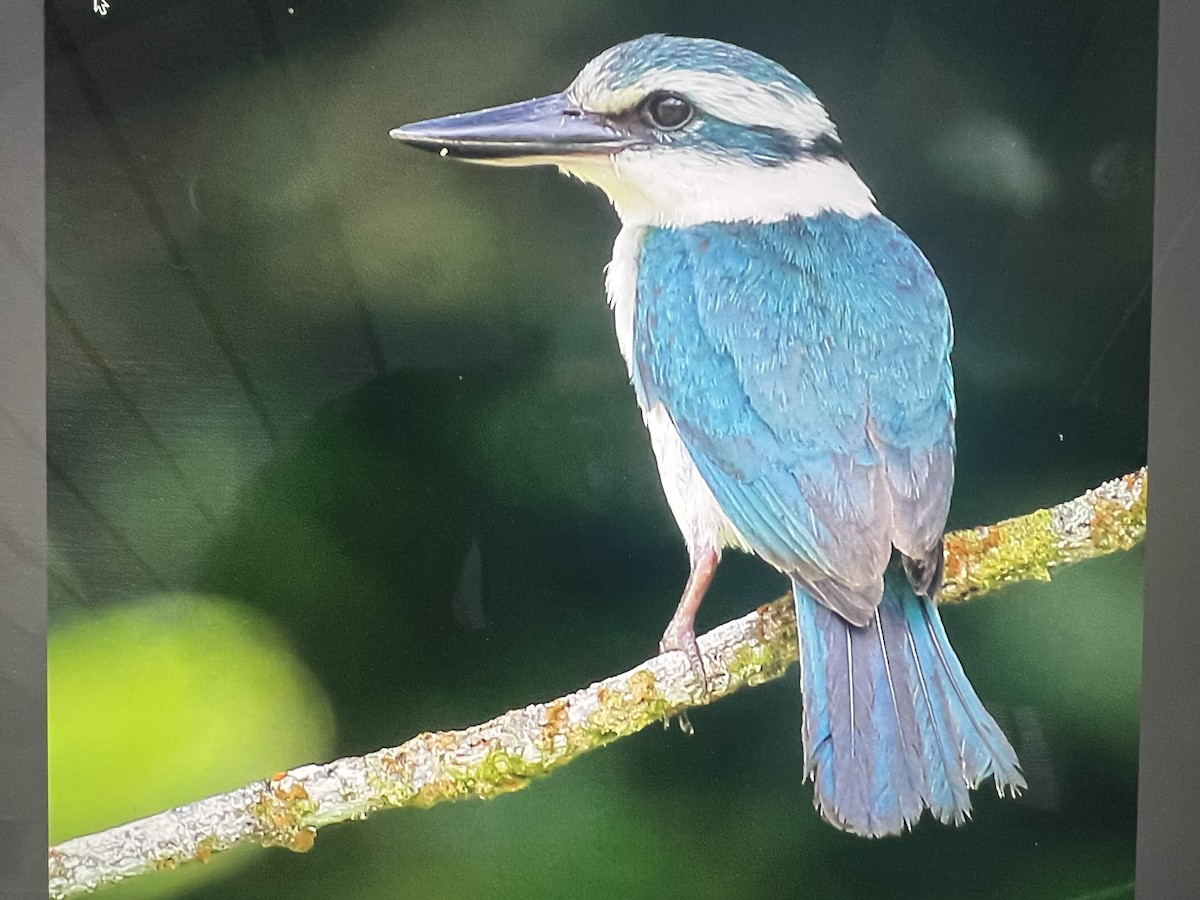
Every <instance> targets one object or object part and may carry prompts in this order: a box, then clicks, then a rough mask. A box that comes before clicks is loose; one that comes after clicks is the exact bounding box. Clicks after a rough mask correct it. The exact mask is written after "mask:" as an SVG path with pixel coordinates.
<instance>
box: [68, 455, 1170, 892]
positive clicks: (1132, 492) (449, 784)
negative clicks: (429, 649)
mask: <svg viewBox="0 0 1200 900" xmlns="http://www.w3.org/2000/svg"><path fill="white" fill-rule="evenodd" d="M1146 490H1147V474H1146V469H1145V468H1142V469H1141V470H1139V471H1137V472H1134V473H1132V474H1130V475H1126V476H1124V477H1123V478H1118V479H1115V480H1113V481H1109V482H1105V483H1104V484H1102V485H1100V486H1099V487H1097V488H1095V489H1094V490H1090V491H1087V492H1086V493H1085V494H1083V495H1082V496H1080V497H1077V498H1076V499H1074V500H1070V501H1068V502H1066V503H1062V504H1060V505H1058V506H1055V507H1052V508H1050V509H1043V510H1037V511H1035V512H1032V513H1029V514H1027V515H1024V516H1019V517H1017V518H1014V519H1008V520H1006V521H1004V522H1000V523H998V524H996V525H991V526H986V527H980V528H975V529H970V530H967V531H959V532H954V533H952V534H948V535H946V541H945V546H946V583H945V586H944V588H943V591H942V595H941V600H942V602H960V601H962V600H965V599H968V598H971V597H975V596H978V595H980V594H983V593H986V592H988V591H991V590H994V589H996V588H998V587H1001V586H1003V585H1005V584H1010V583H1013V582H1017V581H1026V580H1031V579H1032V580H1046V579H1048V578H1049V577H1050V574H1049V573H1050V570H1051V569H1052V568H1053V567H1055V566H1059V565H1063V564H1066V563H1070V562H1076V561H1079V560H1083V559H1090V558H1093V557H1097V556H1102V555H1104V554H1107V553H1111V552H1113V551H1116V550H1123V549H1127V548H1129V547H1132V546H1134V545H1135V544H1137V543H1138V542H1139V541H1141V540H1142V539H1143V537H1144V536H1145V530H1146ZM699 642H700V650H701V653H702V654H703V657H704V668H705V672H706V674H707V677H708V684H707V687H708V693H707V694H705V693H704V691H703V689H702V686H701V685H700V684H699V683H698V681H697V680H696V678H695V676H694V674H693V673H692V671H691V669H690V667H689V666H688V664H687V660H686V658H685V657H684V655H683V654H682V653H679V652H673V653H666V654H663V655H661V656H657V657H655V658H653V659H650V660H648V661H646V662H645V663H642V664H641V665H639V666H638V667H637V668H635V669H632V670H631V671H629V672H625V673H623V674H621V675H615V676H613V677H611V678H606V679H604V680H603V681H599V682H597V683H595V684H593V685H591V686H590V687H587V688H584V689H581V690H578V691H575V692H574V693H573V694H569V695H567V696H565V697H559V698H558V699H556V700H551V701H550V702H548V703H535V704H533V705H531V706H526V707H524V708H523V709H515V710H511V711H509V712H506V713H504V714H503V715H501V716H497V717H496V718H494V719H492V720H491V721H489V722H484V723H482V724H480V725H474V726H472V727H470V728H465V729H462V730H460V731H442V732H427V733H425V734H420V735H417V736H416V737H414V738H412V739H411V740H409V741H406V742H405V743H403V744H400V745H399V746H397V747H389V748H385V749H383V750H377V751H375V752H374V753H368V754H366V755H365V756H357V757H346V758H344V759H339V760H335V761H333V762H329V763H323V764H315V765H306V766H300V767H299V768H296V769H292V770H290V771H287V772H280V773H277V774H275V775H272V776H271V777H270V778H267V779H264V780H263V781H259V782H256V783H254V784H250V785H247V786H245V787H242V788H238V789H237V790H234V791H230V792H228V793H225V794H219V795H217V796H213V797H208V798H206V799H204V800H199V801H197V802H195V803H189V804H187V805H185V806H181V807H178V808H176V809H173V810H168V811H166V812H162V813H158V814H156V815H153V816H149V817H148V818H145V819H140V820H138V821H136V822H130V823H129V824H126V825H121V826H118V827H116V828H111V829H109V830H107V831H103V832H100V833H98V834H93V835H88V836H85V837H79V838H74V839H72V840H69V841H65V842H63V843H62V844H59V845H58V846H57V847H52V848H51V849H50V858H49V863H50V897H52V898H56V900H57V898H66V897H71V896H75V895H77V894H81V893H84V892H87V891H91V890H94V889H95V888H97V887H99V886H100V885H103V884H110V883H114V882H117V881H121V880H123V879H125V878H129V877H131V876H134V875H138V874H141V873H143V872H148V871H153V870H157V869H164V868H174V867H175V866H177V865H180V864H181V863H185V862H191V861H197V860H198V861H204V860H207V859H208V858H209V857H211V856H212V855H213V854H214V853H217V852H219V851H222V850H226V849H229V848H231V847H234V846H237V845H240V844H248V843H255V844H260V845H263V846H280V847H287V848H288V849H291V850H295V851H301V852H302V851H306V850H309V849H311V848H312V846H313V843H314V841H315V839H316V834H317V829H319V828H321V827H322V826H324V825H330V824H333V823H335V822H344V821H348V820H351V819H361V818H364V817H365V816H367V815H369V814H370V813H372V812H375V811H376V810H380V809H389V808H396V807H403V806H417V807H427V806H432V805H434V804H436V803H442V802H445V801H447V800H457V799H460V798H463V797H472V796H474V797H494V796H497V795H499V794H503V793H507V792H510V791H514V790H518V789H520V788H522V787H524V786H525V785H526V784H527V783H529V781H530V780H532V779H534V778H537V777H539V776H541V775H544V774H546V773H548V772H550V771H551V770H553V769H555V768H557V767H558V766H561V765H564V764H566V763H568V762H570V761H571V760H572V759H574V758H576V757H577V756H580V755H581V754H583V753H586V752H587V751H589V750H593V749H595V748H597V747H602V746H604V745H605V744H609V743H612V742H613V741H615V740H619V739H620V738H623V737H626V736H628V735H631V734H634V733H635V732H638V731H641V730H642V729H643V728H645V727H647V726H648V725H653V724H656V723H659V722H662V721H664V720H667V721H669V720H670V719H671V718H672V717H675V716H680V715H682V714H684V713H686V711H687V710H688V709H689V708H690V707H693V706H697V705H700V704H703V703H710V702H712V701H713V700H717V699H720V698H721V697H724V696H725V695H726V694H730V693H733V692H734V691H736V690H739V689H741V688H743V687H748V686H752V685H756V684H761V683H763V682H765V681H770V680H772V679H774V678H778V677H780V676H781V675H783V674H784V672H785V671H786V670H787V668H788V667H789V666H790V665H791V664H792V663H793V662H795V661H796V654H797V646H796V624H795V619H794V610H793V607H792V602H791V598H790V597H781V598H779V599H778V600H776V601H774V602H772V603H769V604H767V605H765V606H762V607H760V608H758V609H757V610H755V611H754V612H752V613H750V614H749V615H746V616H743V617H742V618H740V619H736V620H734V621H732V622H727V623H726V624H724V625H721V626H719V627H717V628H714V629H713V630H712V631H710V632H708V633H707V634H705V635H703V636H702V637H701V638H700V639H699Z"/></svg>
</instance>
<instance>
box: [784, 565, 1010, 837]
mask: <svg viewBox="0 0 1200 900" xmlns="http://www.w3.org/2000/svg"><path fill="white" fill-rule="evenodd" d="M794 588H795V591H796V618H797V623H798V626H799V632H800V659H801V670H800V672H801V676H800V677H801V684H802V687H803V691H804V753H805V776H806V777H807V778H811V779H812V780H813V783H814V786H815V791H814V802H815V804H816V806H817V808H818V809H819V810H820V812H821V814H822V815H824V816H825V818H827V819H828V820H829V821H830V822H832V823H833V824H834V825H836V826H838V827H839V828H843V829H845V830H847V831H851V832H854V833H856V834H863V835H867V836H870V837H879V836H882V835H886V834H896V833H898V832H901V831H903V830H904V829H906V828H911V827H912V825H913V824H914V823H915V822H916V821H917V820H918V819H919V818H920V817H921V813H922V812H923V811H924V810H926V809H929V810H930V811H931V812H932V814H933V815H934V817H935V818H937V819H939V820H940V821H942V822H945V823H953V824H959V823H961V822H963V821H965V820H966V819H967V817H968V816H969V815H970V811H971V800H970V793H969V791H970V789H971V788H974V787H977V786H978V785H979V783H980V782H982V781H983V780H984V779H985V778H987V777H989V776H991V777H992V778H994V779H995V783H996V787H997V789H998V790H999V791H1000V792H1001V793H1003V792H1004V791H1005V790H1008V791H1010V792H1012V793H1014V794H1015V793H1016V792H1017V791H1018V790H1020V789H1021V788H1023V787H1024V786H1025V780H1024V778H1023V777H1022V776H1021V773H1020V770H1019V768H1018V764H1017V758H1016V754H1015V753H1014V752H1013V749H1012V746H1011V745H1010V744H1009V743H1008V740H1007V739H1006V738H1005V737H1004V734H1003V733H1002V732H1001V731H1000V728H999V726H997V725H996V722H995V720H994V719H992V717H991V716H990V715H989V714H988V712H987V710H985V709H984V708H983V704H982V703H981V702H980V700H979V698H978V696H976V694H975V691H974V689H973V688H972V687H971V683H970V682H969V681H968V680H967V677H966V675H965V674H964V673H963V670H962V666H961V665H960V664H959V662H958V658H957V657H956V656H955V655H954V651H953V650H952V649H951V647H950V642H949V640H948V639H947V637H946V632H945V629H944V628H943V627H942V623H941V620H940V619H939V617H938V614H937V609H936V607H935V606H934V604H933V601H931V600H930V599H929V598H927V597H919V596H917V594H916V593H915V592H914V590H913V589H912V587H911V585H910V584H909V582H908V579H907V578H906V577H905V575H904V573H903V572H902V571H901V570H900V569H899V568H898V567H893V568H890V569H889V570H888V573H887V576H886V578H885V587H884V594H883V600H882V602H881V603H880V605H879V608H878V610H877V612H876V615H875V617H874V618H873V619H872V620H871V622H870V623H868V624H867V625H865V626H863V627H857V626H854V625H851V624H849V623H848V622H847V621H846V620H845V619H843V618H842V617H841V616H839V615H838V614H837V613H835V612H833V611H831V610H829V609H827V608H826V607H824V606H822V605H821V604H820V603H818V602H817V601H816V600H815V599H814V598H813V597H812V596H811V595H810V594H808V593H807V592H806V591H805V590H804V588H803V587H802V586H800V585H798V584H797V585H794Z"/></svg>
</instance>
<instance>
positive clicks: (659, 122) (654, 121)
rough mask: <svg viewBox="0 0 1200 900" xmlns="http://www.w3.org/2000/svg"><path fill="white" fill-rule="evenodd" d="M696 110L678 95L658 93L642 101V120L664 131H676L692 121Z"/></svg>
mask: <svg viewBox="0 0 1200 900" xmlns="http://www.w3.org/2000/svg"><path fill="white" fill-rule="evenodd" d="M695 114H696V110H695V109H694V108H693V107H692V104H690V103H688V102H687V101H686V100H684V99H683V98H682V97H680V96H679V95H678V94H668V93H665V92H663V91H656V92H654V93H653V94H651V95H650V96H649V97H647V98H646V99H645V100H643V101H642V118H643V119H645V120H646V123H647V124H649V125H652V126H654V127H655V128H658V129H661V130H662V131H675V130H676V129H677V128H682V127H683V126H684V125H686V124H687V123H688V122H690V121H692V116H694V115H695Z"/></svg>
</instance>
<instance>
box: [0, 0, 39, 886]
mask: <svg viewBox="0 0 1200 900" xmlns="http://www.w3.org/2000/svg"><path fill="white" fill-rule="evenodd" d="M0 18H2V21H0V897H5V898H13V900H24V898H27V897H28V898H34V897H36V898H39V900H44V898H45V897H46V894H47V884H46V879H47V876H46V835H47V828H46V465H45V456H46V454H45V434H46V390H45V385H46V354H45V329H44V323H45V312H44V310H45V296H46V284H45V199H44V197H45V190H44V182H45V178H44V173H45V160H44V137H43V135H44V130H43V112H44V108H45V102H44V96H45V91H44V79H43V55H42V53H43V51H42V47H43V45H42V7H41V4H40V3H38V2H37V0H21V2H18V3H6V4H5V7H4V15H3V17H0Z"/></svg>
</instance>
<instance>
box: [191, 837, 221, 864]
mask: <svg viewBox="0 0 1200 900" xmlns="http://www.w3.org/2000/svg"><path fill="white" fill-rule="evenodd" d="M216 850H217V839H216V838H214V837H213V836H212V835H209V836H208V837H202V838H200V840H199V841H197V842H196V859H198V860H199V861H200V862H202V863H203V862H208V861H209V859H211V858H212V855H213V853H215V852H216Z"/></svg>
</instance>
